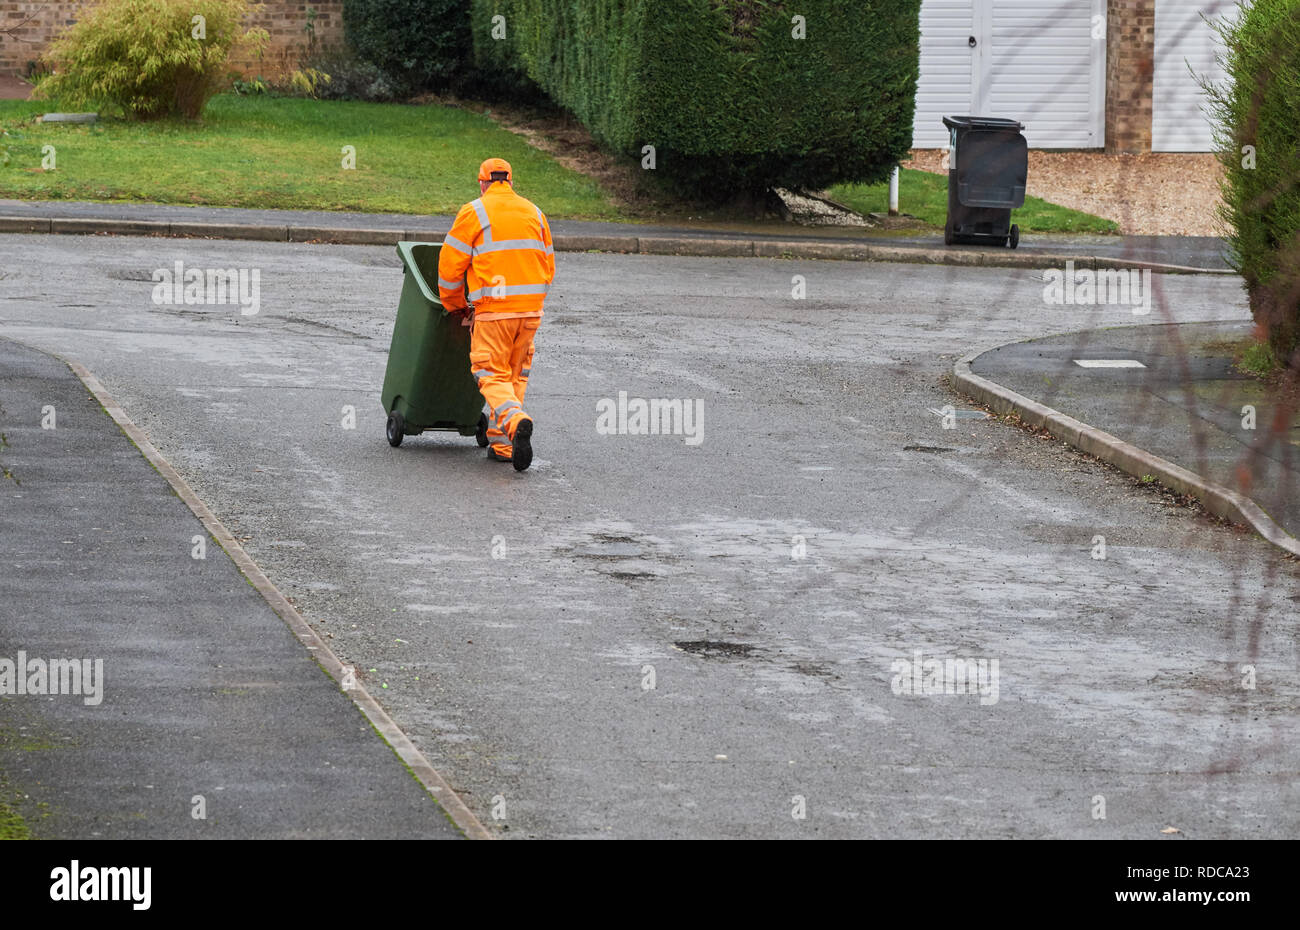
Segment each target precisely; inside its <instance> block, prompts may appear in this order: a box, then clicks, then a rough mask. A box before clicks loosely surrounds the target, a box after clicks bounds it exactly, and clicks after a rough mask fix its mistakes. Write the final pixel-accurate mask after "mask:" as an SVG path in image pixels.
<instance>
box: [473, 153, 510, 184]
mask: <svg viewBox="0 0 1300 930" xmlns="http://www.w3.org/2000/svg"><path fill="white" fill-rule="evenodd" d="M494 171H504V172H505V173H506V180H507V181H509V180H510V179H511V178H512V177H514V175H513V174H512V173H511V171H510V162H508V161H506V160H505V159H504V158H489V159H488V160H487V161H485V162H483V164H481V165H479V166H478V179H479V180H480V181H491V180H492V172H494Z"/></svg>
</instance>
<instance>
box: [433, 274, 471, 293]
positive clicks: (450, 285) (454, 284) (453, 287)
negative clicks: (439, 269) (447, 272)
mask: <svg viewBox="0 0 1300 930" xmlns="http://www.w3.org/2000/svg"><path fill="white" fill-rule="evenodd" d="M464 286H465V283H464V282H463V281H448V280H447V279H446V278H442V277H440V278H438V287H440V288H442V289H443V290H444V291H458V290H460V289H461V288H462V287H464Z"/></svg>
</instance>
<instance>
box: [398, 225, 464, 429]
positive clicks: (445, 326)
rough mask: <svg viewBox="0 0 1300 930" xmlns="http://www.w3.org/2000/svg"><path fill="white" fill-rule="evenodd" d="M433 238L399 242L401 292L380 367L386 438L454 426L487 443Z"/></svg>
mask: <svg viewBox="0 0 1300 930" xmlns="http://www.w3.org/2000/svg"><path fill="white" fill-rule="evenodd" d="M441 249H442V244H441V243H437V242H399V243H397V254H398V255H400V256H401V258H402V272H403V275H402V297H401V301H400V302H399V303H398V305H397V322H396V323H395V324H394V326H393V344H392V347H391V348H390V349H389V351H388V368H387V370H386V371H385V373H384V390H383V402H384V410H385V411H386V412H387V413H388V427H387V432H388V442H389V444H390V445H392V446H400V445H401V444H402V438H403V437H405V436H414V435H417V434H419V433H423V432H424V431H425V430H455V431H457V432H458V433H460V434H461V435H462V436H475V437H476V438H477V439H478V444H479V445H480V446H486V445H487V416H486V414H485V413H484V412H483V395H482V394H480V393H479V390H478V384H477V383H476V382H475V381H474V376H473V375H472V374H471V373H470V365H469V327H468V326H466V325H465V323H464V321H463V320H462V319H461V318H460V317H456V316H452V315H451V314H450V313H448V312H447V311H446V310H444V309H443V306H442V301H441V300H440V299H439V297H438V289H437V288H436V287H434V286H432V285H430V282H431V281H432V282H436V281H437V280H438V253H439V252H440V251H441Z"/></svg>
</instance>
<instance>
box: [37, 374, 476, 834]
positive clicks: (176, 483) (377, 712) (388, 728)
mask: <svg viewBox="0 0 1300 930" xmlns="http://www.w3.org/2000/svg"><path fill="white" fill-rule="evenodd" d="M55 357H56V358H59V360H60V361H62V362H63V363H64V364H65V365H67V366H68V367H69V368H70V369H72V372H73V374H75V375H76V376H77V377H78V378H79V379H80V380H81V383H82V384H83V385H85V387H86V390H87V391H89V392H90V393H91V395H92V396H93V397H94V398H95V400H96V401H98V402H99V405H100V406H101V407H103V408H104V411H105V412H106V413H107V414H108V415H109V416H110V417H111V418H112V419H113V421H114V422H115V423H117V425H118V427H119V428H121V430H122V432H123V433H125V434H126V435H127V437H128V438H129V439H130V440H131V441H132V442H133V443H135V445H136V447H137V448H138V449H139V450H140V452H141V453H142V454H143V455H144V457H145V458H146V459H148V460H149V462H150V464H152V465H153V466H154V468H156V469H157V470H158V473H159V474H161V475H162V476H163V477H164V478H166V479H167V482H168V483H169V484H170V485H171V486H172V489H173V490H174V491H175V492H176V494H177V496H179V497H180V499H181V500H183V501H184V502H185V504H186V506H188V507H189V508H190V510H191V511H192V512H193V513H194V515H195V516H196V517H198V519H199V521H200V522H201V523H202V524H203V527H204V529H206V530H207V531H208V533H209V534H211V536H212V538H213V539H215V540H216V541H217V542H218V543H219V544H220V545H221V547H222V548H223V549H225V550H226V552H227V553H228V554H229V555H230V558H231V560H232V561H233V562H234V563H235V565H236V567H238V568H239V570H240V572H242V573H243V575H244V577H245V578H247V579H248V581H249V583H250V584H251V585H252V586H253V587H254V588H255V589H256V590H257V592H258V593H259V594H261V595H262V597H263V598H264V599H265V600H266V602H267V604H268V605H269V606H270V607H271V609H272V610H274V611H275V612H276V614H277V615H278V616H279V617H280V619H281V620H283V621H284V623H285V624H286V625H287V626H288V627H289V629H290V631H291V632H292V633H293V634H294V636H295V637H297V639H298V641H299V642H301V643H302V644H303V646H304V647H305V648H306V649H307V651H308V652H309V653H310V654H311V655H312V656H313V657H314V658H315V659H316V661H317V662H318V663H319V664H320V666H321V667H322V668H323V669H325V671H326V673H327V674H328V675H329V676H330V677H331V678H333V679H334V680H335V681H336V682H338V684H339V686H340V688H341V689H342V690H343V691H344V693H346V694H347V695H348V697H350V698H351V699H352V702H353V703H354V704H355V705H356V706H357V709H358V710H360V711H361V713H362V714H364V715H365V717H366V719H367V720H368V721H369V722H370V724H371V725H372V726H373V727H374V728H375V729H376V730H377V731H378V732H379V734H380V735H381V736H382V737H383V738H384V739H385V740H386V741H387V743H388V745H389V746H390V747H391V748H392V750H393V752H394V753H395V754H396V755H397V757H398V758H399V759H401V760H402V762H404V763H405V764H406V766H407V768H409V769H410V771H411V773H412V774H413V775H414V776H415V778H416V779H417V780H418V781H419V782H420V784H421V785H423V786H424V788H425V790H426V791H428V792H429V794H430V795H432V796H433V797H434V798H435V799H436V800H437V802H438V803H439V804H440V805H441V806H442V809H443V811H445V812H446V814H447V816H448V817H449V818H451V821H452V823H454V824H455V825H456V826H457V827H458V828H459V829H460V830H461V832H463V833H464V834H465V836H466V837H468V838H470V839H492V838H493V836H492V834H491V833H489V832H488V830H487V829H486V828H485V827H484V826H483V824H482V823H481V822H480V821H479V819H478V818H477V817H476V816H474V812H473V811H471V810H470V809H469V807H467V806H466V805H465V802H464V801H462V800H461V798H460V796H459V795H458V794H456V792H455V791H454V790H453V789H452V787H451V785H450V784H448V783H447V781H446V780H445V779H444V778H443V777H442V775H441V774H439V773H438V770H437V769H435V768H434V767H433V765H432V763H430V762H429V760H428V759H427V758H425V756H424V753H422V752H420V750H419V749H418V748H416V746H415V744H414V743H412V742H411V740H410V738H409V737H408V736H407V735H406V733H405V732H403V731H402V729H401V728H400V727H399V726H398V725H397V724H396V723H395V722H394V721H393V719H392V718H391V717H389V716H388V713H387V712H386V711H385V710H384V709H383V708H382V707H381V706H380V705H379V702H378V701H376V700H375V699H374V697H373V696H372V695H371V694H370V692H368V691H367V690H366V689H365V687H364V686H363V685H361V683H360V682H355V681H351V682H349V685H350V686H349V687H344V678H345V675H346V666H344V665H343V663H342V661H340V660H339V657H338V656H336V655H335V654H334V651H333V650H332V649H330V647H329V646H328V645H327V644H326V643H325V641H324V640H323V639H321V638H320V637H319V636H318V635H317V634H316V631H315V630H313V629H312V627H311V625H310V624H309V623H307V621H306V620H305V619H303V616H302V615H301V614H300V613H298V611H297V609H296V608H295V607H294V606H293V604H291V603H289V600H288V598H286V597H285V596H284V595H283V594H282V593H281V592H280V590H279V589H278V588H277V587H276V586H275V585H274V584H272V583H271V580H270V579H269V578H267V577H266V575H265V574H264V573H263V572H262V570H261V568H260V567H259V566H258V564H257V563H256V562H255V561H253V557H252V556H250V555H249V554H248V552H247V551H246V550H245V549H244V547H243V546H241V545H240V544H239V541H238V540H237V539H235V537H234V536H233V535H231V533H230V531H229V530H228V529H226V527H225V525H224V524H223V523H222V522H221V521H220V520H218V519H217V517H216V515H215V514H213V513H212V511H211V510H209V509H208V506H207V504H205V503H204V502H203V501H202V500H201V499H200V498H199V496H198V495H197V494H195V493H194V491H193V489H192V488H191V487H190V486H189V484H188V483H187V482H186V481H185V479H184V478H182V477H181V476H180V474H178V473H177V471H176V470H175V469H174V468H172V466H171V463H170V462H168V461H167V460H166V459H165V458H163V456H162V453H160V452H159V451H158V450H157V449H156V448H154V445H153V443H151V442H150V441H149V438H148V437H147V436H146V435H145V434H144V431H143V430H141V429H140V428H139V427H138V426H136V425H135V423H134V422H133V421H132V420H131V418H130V417H128V416H127V415H126V411H124V410H123V409H122V408H121V407H120V406H118V405H117V403H116V402H115V401H114V400H113V398H112V397H111V396H109V394H108V392H107V391H106V390H105V389H104V385H103V384H101V383H100V381H99V379H98V378H96V377H95V376H94V375H93V374H92V373H91V372H90V371H88V370H87V369H86V368H85V367H84V366H83V365H81V364H80V363H79V362H76V361H74V360H72V359H67V358H62V357H61V356H55Z"/></svg>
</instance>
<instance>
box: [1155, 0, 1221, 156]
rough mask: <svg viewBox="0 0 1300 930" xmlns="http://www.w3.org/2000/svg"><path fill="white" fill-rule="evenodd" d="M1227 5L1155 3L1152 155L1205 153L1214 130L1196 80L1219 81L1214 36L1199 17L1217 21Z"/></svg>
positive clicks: (1195, 0) (1181, 0)
mask: <svg viewBox="0 0 1300 930" xmlns="http://www.w3.org/2000/svg"><path fill="white" fill-rule="evenodd" d="M1234 9H1235V3H1233V2H1232V0H1157V2H1156V33H1155V62H1154V68H1153V71H1152V105H1151V148H1152V150H1153V151H1156V152H1209V151H1212V150H1213V148H1214V138H1213V129H1212V127H1211V124H1210V120H1209V118H1208V116H1207V113H1206V99H1205V94H1204V92H1203V91H1202V90H1201V87H1200V84H1199V82H1198V78H1205V79H1208V80H1210V81H1213V82H1215V83H1217V82H1219V81H1222V80H1223V79H1224V74H1223V69H1222V67H1221V66H1220V65H1219V63H1218V62H1217V61H1216V60H1215V55H1216V53H1217V52H1218V51H1219V41H1218V36H1217V35H1216V34H1215V31H1214V29H1213V28H1211V26H1210V25H1209V23H1207V22H1206V21H1205V20H1204V19H1203V18H1202V15H1204V16H1208V17H1210V18H1211V19H1219V18H1222V17H1223V16H1225V15H1230V14H1231V13H1232V12H1233V10H1234Z"/></svg>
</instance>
